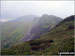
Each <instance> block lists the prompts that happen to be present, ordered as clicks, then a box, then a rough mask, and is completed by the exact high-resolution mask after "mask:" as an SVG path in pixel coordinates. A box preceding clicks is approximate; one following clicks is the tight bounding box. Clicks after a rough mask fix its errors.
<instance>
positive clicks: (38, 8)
mask: <svg viewBox="0 0 75 56" xmlns="http://www.w3.org/2000/svg"><path fill="white" fill-rule="evenodd" d="M27 14H33V15H37V16H42V15H43V14H48V15H55V16H58V17H61V18H65V17H67V16H70V15H73V14H74V1H1V19H2V20H8V19H9V20H10V19H15V18H19V17H21V16H24V15H27Z"/></svg>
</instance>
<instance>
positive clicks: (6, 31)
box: [1, 15, 37, 48]
mask: <svg viewBox="0 0 75 56" xmlns="http://www.w3.org/2000/svg"><path fill="white" fill-rule="evenodd" d="M36 17H37V16H34V15H25V16H22V17H20V18H17V19H14V20H12V21H8V22H1V44H2V45H1V46H2V48H8V47H10V46H12V45H14V44H16V43H19V42H20V39H21V38H23V37H24V35H25V33H26V32H27V30H29V28H30V27H31V26H32V24H33V23H32V21H33V19H34V18H36Z"/></svg>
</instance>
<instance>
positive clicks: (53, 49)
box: [1, 15, 74, 55]
mask: <svg viewBox="0 0 75 56" xmlns="http://www.w3.org/2000/svg"><path fill="white" fill-rule="evenodd" d="M69 18H70V19H69ZM59 52H74V15H73V16H69V17H67V18H65V19H64V20H63V21H62V22H60V23H59V24H58V25H57V26H56V27H55V28H54V29H52V30H51V31H50V32H47V33H45V34H44V35H42V36H40V38H39V39H36V40H31V41H27V42H25V43H21V44H18V45H15V46H13V47H11V48H7V49H3V50H2V52H1V54H2V55H6V54H8V55H11V54H12V55H14V54H16V55H51V54H53V55H55V54H59Z"/></svg>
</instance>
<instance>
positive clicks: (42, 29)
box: [22, 14, 62, 41]
mask: <svg viewBox="0 0 75 56" xmlns="http://www.w3.org/2000/svg"><path fill="white" fill-rule="evenodd" d="M37 19H38V21H37V22H35V23H34V24H35V25H34V26H33V27H32V28H31V29H30V30H29V32H28V33H27V34H26V36H25V37H24V39H23V40H22V41H28V40H33V39H37V38H40V36H41V35H42V34H45V33H46V32H48V31H50V30H51V29H52V28H53V27H55V26H56V25H57V24H58V23H59V22H60V21H62V19H61V18H59V17H56V16H53V15H46V14H44V15H43V16H41V17H40V18H37Z"/></svg>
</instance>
